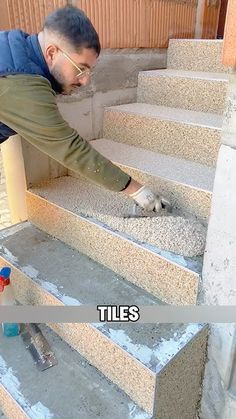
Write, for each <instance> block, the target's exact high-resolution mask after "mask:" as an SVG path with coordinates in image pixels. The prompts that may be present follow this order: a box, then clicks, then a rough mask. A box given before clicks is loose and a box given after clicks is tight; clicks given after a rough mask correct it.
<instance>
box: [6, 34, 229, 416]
mask: <svg viewBox="0 0 236 419" xmlns="http://www.w3.org/2000/svg"><path fill="white" fill-rule="evenodd" d="M221 48H222V41H199V40H171V41H170V46H169V50H168V68H167V70H156V71H145V72H141V73H140V74H139V83H138V92H137V103H132V104H128V105H121V106H115V107H111V108H107V109H106V110H105V113H104V133H103V137H104V138H102V139H98V140H95V141H93V142H92V145H93V146H94V147H95V148H96V149H97V150H99V151H100V152H101V153H102V154H104V155H105V156H107V157H108V158H109V159H111V160H112V161H113V162H114V163H116V164H117V165H119V166H120V167H121V168H123V169H124V170H125V171H127V172H128V173H130V174H131V175H132V176H133V177H134V178H135V179H137V180H138V181H140V182H141V183H145V184H148V185H149V186H150V187H151V188H152V189H153V190H154V191H157V192H162V193H163V194H164V195H165V196H166V197H167V198H169V200H170V201H171V203H172V204H173V205H174V206H175V208H176V210H178V211H179V212H180V213H181V214H182V215H185V216H186V217H193V218H196V219H198V220H200V221H201V222H202V223H204V224H207V221H208V217H209V214H210V205H211V195H212V189H213V181H214V173H215V165H216V159H217V153H218V149H219V139H220V134H221V127H222V119H223V110H224V103H225V98H226V92H227V84H228V75H227V74H226V73H224V69H223V68H222V66H221V64H220V53H221ZM117 195H118V194H114V193H111V192H107V191H106V190H104V189H102V188H99V187H98V186H95V185H92V184H90V183H88V182H87V181H86V180H84V179H83V178H81V177H80V176H78V175H77V174H75V173H73V172H70V173H69V175H68V176H65V177H61V178H58V179H53V180H49V181H47V182H44V183H43V184H40V185H36V186H34V187H33V188H31V189H30V190H29V191H27V205H28V214H29V221H28V222H25V223H22V224H19V225H16V226H13V227H11V228H8V229H5V230H2V231H1V232H0V266H3V265H6V264H8V265H9V266H11V268H12V271H13V274H12V282H13V286H14V290H15V295H16V297H17V300H18V301H19V302H20V303H21V304H33V305H81V304H94V305H95V304H114V305H117V304H129V305H132V304H136V305H154V304H181V305H183V304H197V303H198V302H199V296H200V295H201V291H202V289H201V270H202V257H195V258H191V257H184V256H180V255H177V254H174V253H172V252H168V251H166V250H165V251H164V250H162V249H160V248H157V247H156V246H153V245H150V244H149V243H146V242H143V241H141V240H139V239H137V237H135V238H134V237H133V236H132V235H131V234H130V233H129V234H128V233H127V232H125V231H119V230H117V229H116V228H114V225H113V227H111V224H109V220H110V218H109V215H108V214H107V212H106V211H105V209H106V208H109V211H110V215H115V214H116V211H117V208H119V209H121V210H122V209H123V208H124V205H126V208H128V207H129V205H130V203H129V202H125V203H124V200H125V198H124V197H121V196H117ZM111 199H113V202H114V204H113V205H111ZM94 202H96V209H95V208H94V206H93V203H94ZM43 331H44V333H45V335H46V336H47V338H48V340H49V341H50V342H52V346H53V348H54V349H55V352H56V355H57V357H58V360H59V364H58V366H56V367H53V368H51V369H49V370H47V371H45V372H44V373H38V372H37V371H36V369H35V368H34V367H33V366H32V360H31V359H30V358H28V357H29V355H28V353H26V351H25V349H24V348H23V344H22V342H21V340H20V338H19V337H17V338H14V339H12V340H11V341H10V340H6V339H3V338H2V337H1V338H0V339H1V349H0V407H1V408H2V410H3V412H4V413H5V415H6V416H7V417H9V418H10V417H17V418H18V417H19V418H21V417H22V418H28V417H29V418H37V417H38V416H37V414H39V413H37V412H41V414H42V412H44V416H43V417H45V418H51V417H58V418H70V419H74V418H75V419H77V418H81V419H82V418H86V419H87V418H95V417H100V416H101V417H102V418H105V419H106V418H107V419H108V418H109V419H120V418H122V419H126V418H127V419H128V418H136V419H138V418H154V419H172V418H175V419H196V418H197V411H198V403H199V400H200V392H201V381H202V375H203V372H204V362H205V354H206V344H207V333H208V330H207V327H206V325H201V324H159V323H156V324H145V325H142V324H136V325H135V324H132V325H129V324H128V325H127V324H79V323H76V324H52V323H50V324H48V325H47V326H43ZM10 342H12V345H10ZM26 366H27V367H26ZM30 366H31V368H30ZM29 371H30V372H29ZM67 389H70V390H67ZM53 414H54V416H52V415H53Z"/></svg>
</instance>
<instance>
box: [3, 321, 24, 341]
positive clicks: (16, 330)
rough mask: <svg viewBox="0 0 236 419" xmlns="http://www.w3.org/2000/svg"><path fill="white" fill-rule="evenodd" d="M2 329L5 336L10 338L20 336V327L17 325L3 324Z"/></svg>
mask: <svg viewBox="0 0 236 419" xmlns="http://www.w3.org/2000/svg"><path fill="white" fill-rule="evenodd" d="M2 329H3V334H4V336H7V337H8V338H10V337H12V336H18V335H19V334H20V327H19V325H18V324H17V323H3V324H2Z"/></svg>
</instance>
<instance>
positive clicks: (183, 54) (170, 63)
mask: <svg viewBox="0 0 236 419" xmlns="http://www.w3.org/2000/svg"><path fill="white" fill-rule="evenodd" d="M222 49H223V41H222V40H219V39H218V40H215V39H212V40H210V39H170V41H169V47H168V53H167V68H173V69H176V70H190V71H207V72H213V73H221V72H223V73H225V72H227V67H225V66H223V64H222Z"/></svg>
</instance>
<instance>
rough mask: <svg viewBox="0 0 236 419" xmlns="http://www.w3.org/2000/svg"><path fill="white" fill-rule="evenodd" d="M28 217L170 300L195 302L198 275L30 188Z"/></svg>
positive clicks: (49, 232) (68, 242) (63, 239)
mask: <svg viewBox="0 0 236 419" xmlns="http://www.w3.org/2000/svg"><path fill="white" fill-rule="evenodd" d="M27 205H28V216H29V220H30V221H31V222H32V223H33V224H35V225H36V226H37V227H39V228H40V229H41V230H44V231H46V232H47V233H48V234H51V235H52V236H55V237H57V238H58V239H60V240H62V241H63V242H65V243H67V244H68V245H70V246H72V247H73V248H75V249H77V250H79V251H80V252H82V253H84V254H86V255H88V256H89V257H91V258H92V259H94V260H96V261H97V262H99V263H101V264H103V265H105V266H107V267H108V268H110V269H112V270H113V271H114V272H116V273H118V274H120V275H121V276H123V277H125V278H126V279H127V280H128V281H130V282H132V283H134V284H135V285H137V286H139V287H141V288H143V289H145V290H146V291H148V292H150V293H151V294H153V295H155V296H157V297H158V298H160V299H161V300H163V301H166V302H168V303H170V304H195V303H196V298H197V292H198V282H199V275H198V274H196V273H194V272H192V271H189V270H188V269H185V268H182V267H180V266H178V265H176V263H175V262H174V261H173V263H172V262H171V261H169V260H167V259H164V258H163V257H161V256H160V255H158V254H156V253H154V252H152V251H150V250H148V249H146V248H145V247H143V246H140V245H138V244H136V243H135V242H133V241H130V240H128V239H126V238H124V237H122V236H120V235H119V234H116V233H114V232H112V231H110V230H108V229H106V228H104V227H102V226H99V225H98V224H96V223H94V222H91V221H89V220H87V219H85V218H82V217H80V216H77V215H75V214H73V213H71V212H70V211H67V210H64V209H63V208H61V207H58V206H57V205H55V204H51V203H50V202H48V201H46V200H45V199H43V198H40V197H38V196H36V195H34V194H32V193H31V192H27Z"/></svg>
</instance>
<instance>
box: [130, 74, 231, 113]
mask: <svg viewBox="0 0 236 419" xmlns="http://www.w3.org/2000/svg"><path fill="white" fill-rule="evenodd" d="M228 80H229V76H228V75H225V74H223V73H205V72H196V71H183V70H154V71H142V72H140V73H139V80H138V92H137V102H144V103H150V104H153V105H161V106H170V107H173V108H183V109H189V110H192V111H198V112H210V113H217V114H223V112H224V109H225V101H226V94H227V88H228Z"/></svg>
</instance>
